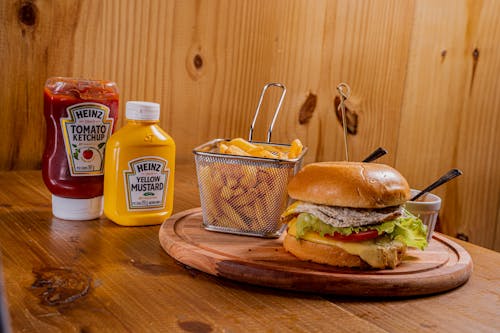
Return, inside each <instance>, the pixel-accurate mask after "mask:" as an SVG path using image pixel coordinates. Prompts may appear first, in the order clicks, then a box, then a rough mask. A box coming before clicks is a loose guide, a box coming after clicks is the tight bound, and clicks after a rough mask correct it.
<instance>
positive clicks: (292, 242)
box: [283, 234, 406, 269]
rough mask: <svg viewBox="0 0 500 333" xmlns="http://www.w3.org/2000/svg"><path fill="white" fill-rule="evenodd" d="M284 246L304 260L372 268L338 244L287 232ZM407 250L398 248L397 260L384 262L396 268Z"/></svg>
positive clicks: (332, 264)
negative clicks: (329, 243) (315, 241)
mask: <svg viewBox="0 0 500 333" xmlns="http://www.w3.org/2000/svg"><path fill="white" fill-rule="evenodd" d="M283 247H284V248H285V250H286V251H288V252H290V253H291V254H293V255H294V256H296V257H297V258H299V259H300V260H304V261H312V262H315V263H319V264H327V265H331V266H337V267H360V268H363V269H367V268H372V267H371V266H370V265H369V264H368V263H366V262H365V261H364V260H362V259H361V258H360V257H359V256H358V255H353V254H350V253H348V252H347V251H345V250H343V249H342V248H340V247H338V246H335V245H325V244H319V243H314V242H310V241H307V240H304V239H297V238H296V237H295V236H293V235H289V234H287V235H286V236H285V239H284V240H283ZM405 252H406V247H402V248H400V249H397V258H395V259H396V260H395V261H393V262H391V263H388V262H385V263H384V264H385V265H387V267H391V268H394V267H395V266H397V265H398V264H400V263H401V260H402V257H403V255H404V253H405ZM384 264H383V265H384Z"/></svg>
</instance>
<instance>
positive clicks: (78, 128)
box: [61, 103, 113, 176]
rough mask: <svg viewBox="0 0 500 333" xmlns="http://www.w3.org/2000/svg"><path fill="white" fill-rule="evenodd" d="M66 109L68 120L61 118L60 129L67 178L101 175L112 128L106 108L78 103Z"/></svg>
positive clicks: (100, 105) (95, 104)
mask: <svg viewBox="0 0 500 333" xmlns="http://www.w3.org/2000/svg"><path fill="white" fill-rule="evenodd" d="M66 110H67V114H68V117H67V118H61V130H62V133H63V137H64V145H65V148H66V157H67V158H68V164H69V166H70V167H69V170H70V173H71V175H72V176H96V175H102V174H104V150H105V148H106V147H105V146H106V142H107V140H108V138H109V137H110V135H111V131H112V128H113V118H110V117H109V108H108V107H107V106H106V105H103V104H99V103H80V104H74V105H71V106H69V107H68V108H67V109H66Z"/></svg>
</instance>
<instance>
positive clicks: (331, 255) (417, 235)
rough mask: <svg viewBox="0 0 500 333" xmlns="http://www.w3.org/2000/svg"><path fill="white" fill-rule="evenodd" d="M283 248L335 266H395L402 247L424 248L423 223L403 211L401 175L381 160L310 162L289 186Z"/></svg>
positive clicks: (404, 185) (405, 195)
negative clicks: (368, 161) (371, 161)
mask: <svg viewBox="0 0 500 333" xmlns="http://www.w3.org/2000/svg"><path fill="white" fill-rule="evenodd" d="M288 194H289V195H290V197H291V198H293V199H295V200H296V201H295V202H294V203H293V204H292V205H291V206H289V207H288V208H287V209H286V210H285V212H284V213H283V214H282V216H281V219H282V221H283V222H284V223H288V226H287V233H286V235H285V238H284V240H283V246H284V248H285V250H287V251H288V252H290V253H292V254H293V255H295V256H296V257H298V258H299V259H301V260H309V261H312V262H316V263H320V264H328V265H333V266H339V267H359V268H377V269H384V268H394V267H396V266H397V265H399V264H400V263H401V262H402V258H403V256H404V254H405V252H406V249H407V247H416V248H419V249H421V250H423V249H424V248H425V247H426V246H427V241H426V227H425V226H424V225H423V224H422V221H421V220H420V219H418V218H416V217H415V216H413V215H412V214H411V213H409V212H408V211H406V210H405V209H404V206H403V204H404V203H405V202H406V201H408V200H409V199H410V188H409V186H408V182H407V181H406V179H405V178H404V177H403V176H402V175H401V174H400V173H399V172H398V171H397V170H395V169H394V168H391V167H390V166H387V165H384V164H377V163H360V162H320V163H312V164H309V165H307V166H305V167H304V168H303V169H302V170H300V171H299V172H298V173H297V174H296V175H295V177H294V178H293V179H292V180H291V181H290V183H289V184H288Z"/></svg>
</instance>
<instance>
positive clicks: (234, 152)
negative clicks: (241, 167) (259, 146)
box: [226, 145, 251, 156]
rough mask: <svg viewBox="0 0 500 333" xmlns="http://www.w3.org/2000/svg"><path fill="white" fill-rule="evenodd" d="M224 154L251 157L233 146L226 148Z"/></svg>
mask: <svg viewBox="0 0 500 333" xmlns="http://www.w3.org/2000/svg"><path fill="white" fill-rule="evenodd" d="M226 154H231V155H241V156H251V155H250V154H249V153H247V152H246V151H244V150H243V149H241V148H240V147H238V146H233V145H231V146H228V148H227V150H226Z"/></svg>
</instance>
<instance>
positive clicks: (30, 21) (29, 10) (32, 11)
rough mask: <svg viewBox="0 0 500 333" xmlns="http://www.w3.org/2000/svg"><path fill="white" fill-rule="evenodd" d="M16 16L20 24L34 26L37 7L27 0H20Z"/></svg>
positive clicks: (36, 17)
mask: <svg viewBox="0 0 500 333" xmlns="http://www.w3.org/2000/svg"><path fill="white" fill-rule="evenodd" d="M17 17H18V19H19V21H21V23H22V24H24V25H27V26H30V27H31V26H34V25H35V24H36V21H37V19H38V8H37V7H36V5H35V4H34V3H32V2H29V1H24V2H21V5H20V6H19V9H18V11H17Z"/></svg>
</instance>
